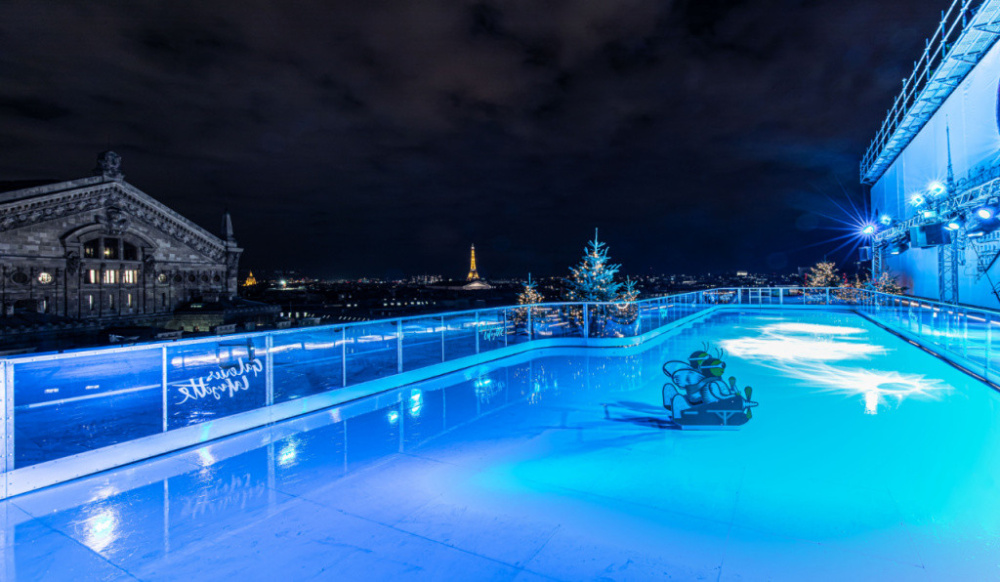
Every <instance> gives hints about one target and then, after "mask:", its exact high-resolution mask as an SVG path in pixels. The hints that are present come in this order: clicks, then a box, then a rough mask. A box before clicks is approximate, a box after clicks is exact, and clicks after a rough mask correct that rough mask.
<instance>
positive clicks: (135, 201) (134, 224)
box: [0, 152, 243, 320]
mask: <svg viewBox="0 0 1000 582" xmlns="http://www.w3.org/2000/svg"><path fill="white" fill-rule="evenodd" d="M120 164H121V158H119V157H118V156H117V155H116V154H115V153H114V152H105V153H103V154H101V156H100V157H99V160H98V169H97V170H96V171H95V173H97V175H95V176H93V177H90V178H83V179H80V180H73V181H69V182H60V183H57V184H49V185H45V186H36V187H32V188H24V189H19V190H13V191H9V192H3V193H0V301H2V302H3V305H4V308H5V313H7V314H11V313H13V312H14V311H17V312H35V313H45V314H51V315H55V316H62V317H69V318H74V319H81V320H121V319H145V320H149V319H150V316H158V315H161V316H169V315H170V314H171V313H173V311H174V310H175V309H176V308H177V307H178V306H180V305H182V304H185V303H187V302H190V301H194V300H209V301H212V300H214V301H218V299H219V298H220V297H229V296H235V295H236V292H237V278H236V275H237V269H238V266H239V259H240V254H241V253H242V252H243V250H242V249H241V248H239V246H238V245H237V243H236V240H235V238H234V237H233V231H232V224H231V222H230V221H229V217H228V216H226V217H225V221H224V232H223V233H222V234H223V238H220V237H217V236H215V235H213V234H211V233H209V232H208V231H206V230H205V229H203V228H201V227H200V226H198V225H196V224H194V223H193V222H191V221H190V220H187V219H186V218H184V217H183V216H181V215H179V214H177V213H176V212H174V211H173V210H170V209H169V208H167V207H166V206H164V205H163V204H161V203H160V202H157V201H156V200H154V199H153V198H152V197H150V196H149V195H147V194H145V193H144V192H142V191H141V190H139V189H138V188H136V187H134V186H132V185H131V184H129V183H128V182H126V181H125V180H124V176H123V175H122V173H121V170H120Z"/></svg>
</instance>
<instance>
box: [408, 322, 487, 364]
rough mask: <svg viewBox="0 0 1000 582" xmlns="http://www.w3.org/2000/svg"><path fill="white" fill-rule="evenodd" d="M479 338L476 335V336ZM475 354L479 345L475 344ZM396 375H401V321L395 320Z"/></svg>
mask: <svg viewBox="0 0 1000 582" xmlns="http://www.w3.org/2000/svg"><path fill="white" fill-rule="evenodd" d="M476 337H477V338H478V337H479V336H478V335H477V336H476ZM476 353H479V343H478V342H476ZM396 373H397V374H402V373H403V320H402V319H397V320H396Z"/></svg>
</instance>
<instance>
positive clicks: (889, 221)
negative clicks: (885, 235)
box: [878, 214, 892, 226]
mask: <svg viewBox="0 0 1000 582" xmlns="http://www.w3.org/2000/svg"><path fill="white" fill-rule="evenodd" d="M878 221H879V223H881V224H882V226H889V225H890V224H892V217H891V216H889V215H888V214H883V215H882V216H880V217H879V219H878Z"/></svg>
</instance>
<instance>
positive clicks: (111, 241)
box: [102, 238, 121, 260]
mask: <svg viewBox="0 0 1000 582" xmlns="http://www.w3.org/2000/svg"><path fill="white" fill-rule="evenodd" d="M119 242H121V241H119V240H118V239H116V238H106V239H104V254H103V255H102V256H103V257H104V258H105V259H111V260H115V259H117V258H118V257H119V256H121V255H120V254H119V253H118V244H119Z"/></svg>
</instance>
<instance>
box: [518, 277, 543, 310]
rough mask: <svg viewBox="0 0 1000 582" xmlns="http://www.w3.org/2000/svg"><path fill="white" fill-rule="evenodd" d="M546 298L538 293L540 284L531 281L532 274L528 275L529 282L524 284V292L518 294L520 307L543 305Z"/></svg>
mask: <svg viewBox="0 0 1000 582" xmlns="http://www.w3.org/2000/svg"><path fill="white" fill-rule="evenodd" d="M544 299H545V297H543V296H542V294H541V293H539V292H538V283H536V282H534V281H532V280H531V273H528V282H527V283H525V284H524V291H521V292H520V293H518V294H517V304H518V305H531V304H532V303H541V302H542V301H543V300H544Z"/></svg>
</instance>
